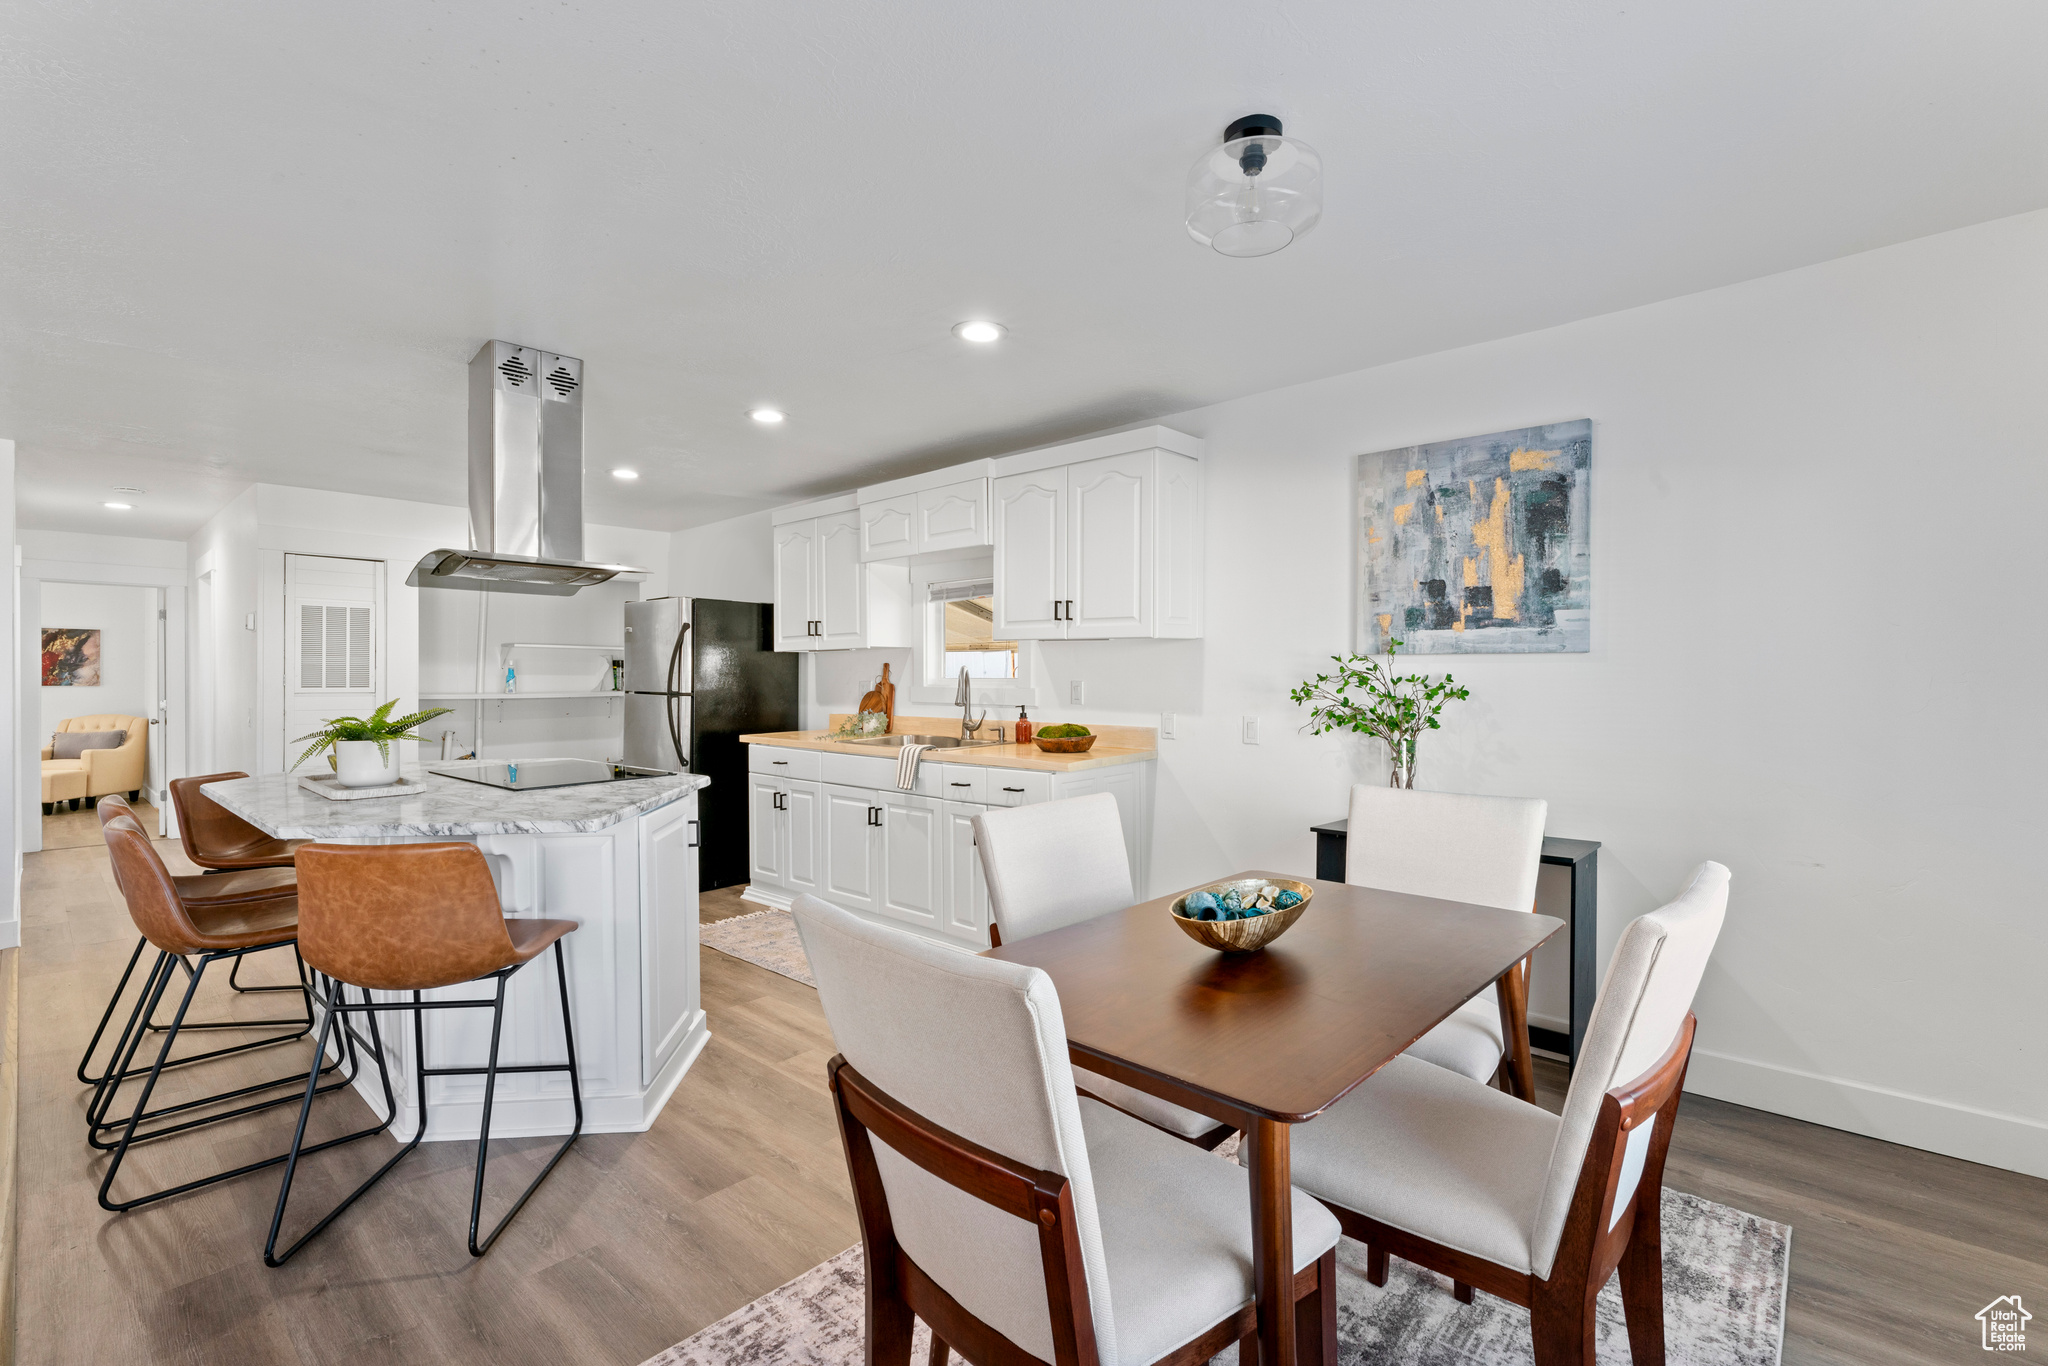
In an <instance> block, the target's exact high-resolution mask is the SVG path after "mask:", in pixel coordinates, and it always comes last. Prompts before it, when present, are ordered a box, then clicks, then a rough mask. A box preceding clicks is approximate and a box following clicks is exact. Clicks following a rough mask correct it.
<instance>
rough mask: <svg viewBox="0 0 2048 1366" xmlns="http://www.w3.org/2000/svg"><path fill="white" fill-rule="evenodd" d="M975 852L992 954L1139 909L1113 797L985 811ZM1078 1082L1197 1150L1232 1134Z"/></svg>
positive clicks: (1114, 1085)
mask: <svg viewBox="0 0 2048 1366" xmlns="http://www.w3.org/2000/svg"><path fill="white" fill-rule="evenodd" d="M974 842H975V844H976V845H977V846H978V847H979V848H980V850H981V871H982V876H983V878H984V879H985V880H986V881H987V883H988V904H989V915H990V921H991V923H990V925H989V943H990V945H991V946H992V947H993V946H997V945H1002V944H1014V943H1016V942H1017V941H1018V940H1020V939H1029V938H1031V937H1032V936H1034V935H1040V934H1045V933H1047V932H1048V931H1051V930H1058V929H1064V928H1065V927H1066V926H1068V925H1074V924H1078V923H1080V922H1081V921H1083V920H1093V919H1095V918H1096V917H1097V916H1101V915H1108V914H1109V913H1110V912H1112V911H1120V910H1122V909H1124V908H1125V907H1126V906H1129V905H1131V904H1133V903H1134V902H1136V901H1137V899H1138V897H1137V893H1136V892H1135V891H1134V890H1133V889H1132V886H1131V860H1130V855H1129V853H1128V851H1127V850H1126V849H1125V848H1124V827H1123V822H1122V820H1121V819H1120V818H1119V816H1118V814H1117V805H1116V798H1115V797H1113V796H1111V795H1110V794H1109V793H1107V792H1098V793H1096V794H1095V795H1093V796H1089V797H1070V798H1068V799H1067V800H1065V801H1058V802H1041V803H1038V804H1037V805H1034V806H1016V807H1009V808H1006V809H1003V810H997V811H985V812H983V813H982V814H981V815H979V816H976V817H975V818H974ZM1074 1082H1075V1084H1076V1085H1077V1086H1079V1087H1080V1088H1081V1090H1082V1092H1083V1093H1085V1094H1087V1095H1091V1096H1093V1097H1095V1098H1096V1099H1097V1100H1100V1101H1104V1102H1106V1103H1108V1104H1110V1105H1114V1106H1115V1107H1116V1108H1117V1109H1119V1110H1122V1111H1123V1112H1124V1113H1126V1114H1130V1115H1135V1116H1137V1117H1138V1118H1139V1119H1142V1120H1144V1121H1145V1122H1146V1123H1147V1124H1151V1125H1155V1126H1157V1127H1158V1128H1161V1129H1164V1130H1166V1132H1168V1133H1170V1134H1172V1135H1173V1136H1174V1137H1176V1138H1181V1139H1185V1140H1187V1141H1188V1142H1190V1143H1193V1144H1195V1145H1196V1146H1197V1147H1201V1148H1208V1149H1212V1150H1213V1149H1214V1148H1216V1147H1217V1146H1218V1145H1219V1144H1221V1143H1222V1142H1223V1141H1224V1140H1225V1139H1227V1138H1229V1137H1230V1136H1231V1134H1233V1133H1235V1132H1236V1130H1235V1129H1233V1128H1232V1127H1231V1126H1230V1125H1228V1124H1222V1123H1219V1122H1218V1121H1216V1120H1213V1119H1211V1118H1209V1117H1208V1116H1207V1115H1199V1114H1196V1113H1195V1112H1194V1111H1193V1110H1189V1109H1186V1108H1184V1107H1182V1106H1179V1105H1174V1104H1172V1103H1170V1102H1168V1101H1163V1100H1160V1099H1159V1098H1158V1097H1157V1096H1151V1095H1147V1094H1146V1093H1145V1092H1143V1091H1140V1090H1138V1089H1137V1088H1136V1087H1133V1086H1126V1085H1124V1083H1122V1082H1120V1081H1117V1080H1115V1079H1114V1078H1111V1077H1105V1076H1103V1075H1101V1074H1100V1073H1097V1072H1091V1071H1089V1070H1087V1069H1086V1068H1080V1067H1077V1068H1075V1069H1074Z"/></svg>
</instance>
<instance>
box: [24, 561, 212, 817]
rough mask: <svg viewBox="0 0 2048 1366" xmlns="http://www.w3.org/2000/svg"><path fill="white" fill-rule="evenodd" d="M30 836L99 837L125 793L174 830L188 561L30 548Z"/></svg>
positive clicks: (181, 749)
mask: <svg viewBox="0 0 2048 1366" xmlns="http://www.w3.org/2000/svg"><path fill="white" fill-rule="evenodd" d="M20 584H21V597H20V606H21V626H20V629H21V633H22V636H21V639H22V649H21V655H22V664H23V668H22V677H21V680H20V681H21V686H22V706H21V708H20V711H19V727H20V732H19V738H20V742H21V752H22V772H21V773H20V775H19V779H20V782H21V788H20V791H21V794H22V801H21V811H22V819H21V830H20V832H19V833H20V837H21V848H22V850H23V852H25V853H32V852H35V851H37V850H40V849H46V848H47V849H62V848H72V847H79V846H88V845H97V844H99V843H100V832H99V817H98V813H97V811H96V808H97V806H98V803H99V800H100V798H102V797H106V796H111V795H114V794H117V793H118V794H119V795H120V796H122V797H124V798H126V799H128V800H129V801H130V802H131V803H132V804H133V805H134V806H135V808H136V814H137V816H138V817H139V818H140V819H141V821H142V822H143V827H144V828H145V829H147V830H151V831H153V832H154V833H155V834H157V835H158V836H168V835H172V834H175V833H176V817H175V815H174V814H173V812H172V811H171V809H170V803H169V801H168V800H167V798H168V794H169V783H170V780H171V779H172V778H174V777H179V776H182V775H183V774H184V773H185V772H186V771H187V770H186V768H185V737H184V734H183V728H182V725H181V719H182V714H183V711H184V705H185V693H186V689H185V678H184V673H185V571H184V570H183V569H170V568H153V567H145V566H125V565H102V564H87V563H81V562H76V561H60V560H24V561H23V562H22V566H21V578H20Z"/></svg>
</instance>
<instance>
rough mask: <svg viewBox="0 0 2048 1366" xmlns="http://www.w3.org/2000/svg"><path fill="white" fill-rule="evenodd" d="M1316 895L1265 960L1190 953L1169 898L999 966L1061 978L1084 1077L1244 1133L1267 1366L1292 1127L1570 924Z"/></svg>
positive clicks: (1340, 888)
mask: <svg viewBox="0 0 2048 1366" xmlns="http://www.w3.org/2000/svg"><path fill="white" fill-rule="evenodd" d="M1276 876H1284V875H1282V874H1274V873H1271V872H1264V871H1260V870H1253V871H1250V872H1244V873H1237V874H1234V875H1233V877H1236V878H1251V877H1266V878H1272V877H1276ZM1308 885H1310V886H1312V887H1314V888H1315V895H1314V896H1313V897H1312V898H1311V900H1310V904H1309V907H1308V910H1307V911H1306V912H1305V913H1303V915H1302V917H1301V919H1300V920H1299V921H1298V922H1296V923H1295V924H1294V926H1293V927H1291V928H1290V929H1289V930H1288V931H1287V933H1286V934H1285V935H1283V936H1282V937H1281V938H1279V939H1278V940H1275V941H1274V942H1273V943H1272V944H1270V945H1268V946H1267V947H1266V948H1264V949H1262V950H1260V951H1258V952H1256V953H1245V954H1235V953H1233V954H1226V953H1218V952H1217V951H1215V950H1214V949H1209V948H1205V947H1203V946H1202V945H1200V944H1198V943H1196V942H1195V941H1194V940H1193V939H1191V938H1189V937H1188V936H1187V935H1186V934H1185V933H1184V932H1183V931H1182V930H1181V929H1180V927H1179V926H1177V925H1175V924H1174V923H1173V918H1172V916H1171V914H1170V913H1169V911H1168V909H1167V908H1168V906H1169V905H1170V904H1171V903H1172V901H1173V899H1174V898H1173V896H1164V897H1159V898H1157V899H1155V900H1152V901H1146V902H1141V903H1140V904H1138V905H1136V906H1132V907H1129V908H1128V909H1126V910H1122V911H1117V912H1113V913H1111V914H1109V915H1106V916H1102V917H1100V918H1098V919H1095V920H1089V921H1084V922H1082V923H1081V924H1078V925H1069V926H1067V927H1066V928H1065V929H1060V930H1054V931H1052V932H1051V933H1049V934H1041V935H1035V936H1033V937H1032V938H1029V939H1024V940H1019V941H1018V942H1017V943H1015V944H1005V945H1003V946H1002V947H1001V948H997V949H991V950H989V952H988V956H989V957H991V958H1001V959H1004V960H1005V961H1008V962H1012V963H1028V964H1030V965H1031V966H1033V967H1036V968H1041V969H1043V970H1044V971H1045V973H1046V974H1047V975H1048V976H1049V977H1051V978H1052V981H1053V985H1054V987H1055V988H1056V989H1057V990H1058V992H1059V998H1060V1010H1061V1013H1062V1014H1063V1015H1064V1016H1065V1018H1066V1026H1067V1045H1068V1048H1069V1050H1070V1053H1071V1056H1072V1058H1073V1060H1074V1062H1075V1063H1076V1064H1078V1065H1080V1066H1083V1067H1086V1068H1087V1069H1089V1070H1090V1071H1094V1072H1099V1073H1102V1074H1103V1075H1105V1076H1108V1077H1112V1078H1115V1079H1116V1080H1118V1081H1121V1082H1124V1083H1126V1084H1128V1085H1131V1086H1135V1087H1137V1088H1138V1089H1139V1090H1141V1091H1145V1092H1148V1093H1149V1094H1151V1095H1155V1096H1158V1097H1160V1098H1161V1099H1163V1100H1168V1101H1172V1102H1173V1103H1174V1104H1176V1105H1181V1106H1185V1107H1186V1108H1188V1109H1190V1110H1193V1111H1196V1112H1197V1113H1199V1114H1203V1115H1207V1116H1209V1117H1211V1118H1213V1119H1216V1120H1218V1121H1220V1122H1223V1123H1228V1124H1234V1125H1236V1126H1237V1127H1238V1129H1239V1130H1241V1131H1242V1132H1243V1134H1244V1143H1243V1146H1242V1147H1241V1148H1240V1160H1241V1161H1242V1162H1243V1163H1244V1165H1245V1168H1246V1170H1247V1172H1248V1173H1249V1175H1250V1178H1251V1183H1250V1184H1251V1214H1252V1283H1253V1285H1254V1287H1255V1288H1256V1292H1257V1297H1258V1324H1259V1330H1258V1336H1259V1354H1258V1359H1259V1362H1260V1364H1261V1366H1295V1316H1294V1274H1295V1269H1294V1255H1293V1249H1294V1209H1293V1203H1292V1200H1291V1199H1290V1195H1289V1190H1290V1187H1291V1185H1292V1180H1291V1175H1290V1167H1289V1162H1288V1138H1289V1134H1290V1132H1291V1126H1293V1125H1296V1124H1306V1123H1309V1122H1310V1121H1312V1120H1314V1119H1315V1117H1316V1116H1317V1115H1319V1114H1321V1113H1322V1112H1323V1111H1324V1110H1327V1109H1328V1108H1329V1107H1330V1106H1332V1105H1334V1104H1336V1103H1337V1102H1338V1101H1339V1100H1341V1099H1343V1098H1344V1096H1346V1095H1347V1094H1349V1093H1350V1091H1351V1090H1352V1089H1353V1088H1354V1087H1356V1086H1358V1085H1359V1084H1360V1083H1361V1082H1363V1081H1365V1080H1366V1079H1367V1078H1368V1077H1370V1076H1372V1074H1373V1073H1375V1072H1377V1071H1379V1070H1380V1068H1382V1067H1384V1066H1386V1064H1387V1063H1388V1062H1390V1061H1392V1060H1393V1059H1394V1058H1395V1057H1397V1056H1399V1055H1400V1054H1401V1053H1402V1052H1403V1051H1405V1050H1406V1049H1407V1047H1408V1046H1409V1045H1410V1044H1412V1043H1414V1042H1415V1041H1416V1040H1417V1039H1419V1038H1421V1037H1422V1036H1423V1035H1424V1034H1426V1033H1428V1032H1429V1031H1430V1030H1431V1029H1433V1028H1435V1027H1436V1025H1437V1024H1438V1023H1440V1022H1441V1021H1442V1020H1443V1019H1444V1018H1445V1017H1446V1016H1448V1015H1449V1014H1450V1013H1451V1012H1452V1011H1454V1010H1456V1009H1457V1008H1458V1007H1459V1006H1461V1005H1463V1004H1464V1003H1465V1002H1466V1001H1469V1000H1470V999H1472V997H1474V996H1475V995H1477V994H1478V993H1479V992H1481V991H1482V990H1484V989H1485V988H1486V985H1487V983H1489V982H1491V981H1493V980H1494V979H1495V978H1497V977H1499V976H1500V975H1501V974H1502V973H1503V972H1506V971H1507V970H1508V969H1509V968H1510V967H1512V966H1513V965H1514V964H1516V963H1518V962H1520V961H1521V960H1522V959H1523V958H1525V957H1527V956H1528V954H1529V952H1530V951H1531V950H1533V949H1534V948H1536V946H1537V945H1539V944H1541V943H1542V942H1543V941H1544V940H1546V939H1548V938H1549V937H1550V936H1551V935H1553V934H1555V933H1556V932H1557V931H1558V930H1559V929H1561V928H1563V925H1564V922H1563V921H1561V920H1557V919H1555V918H1553V917H1551V916H1547V915H1535V914H1533V913H1530V912H1525V911H1502V910H1495V909H1493V908H1491V907H1486V906H1472V905H1467V904H1465V903H1463V902H1457V901H1440V900H1438V899H1436V898H1434V897H1426V896H1411V895H1408V894H1406V893H1402V892H1384V891H1379V890H1376V889H1373V888H1368V887H1353V886H1349V885H1347V884H1345V883H1342V882H1323V881H1316V882H1311V883H1309V884H1308ZM1174 895H1176V896H1177V895H1180V894H1179V893H1175V894H1174Z"/></svg>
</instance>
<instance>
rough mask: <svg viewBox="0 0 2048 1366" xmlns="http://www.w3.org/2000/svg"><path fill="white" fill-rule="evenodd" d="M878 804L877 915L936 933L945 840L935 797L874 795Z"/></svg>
mask: <svg viewBox="0 0 2048 1366" xmlns="http://www.w3.org/2000/svg"><path fill="white" fill-rule="evenodd" d="M875 797H876V800H878V801H879V802H881V804H882V846H883V873H882V897H881V905H880V907H879V909H880V911H881V913H882V914H883V915H886V916H888V917H890V918H891V919H892V920H901V921H903V922H904V923H905V924H908V925H916V926H919V927H921V928H924V929H929V930H936V929H938V928H939V927H940V925H941V923H942V922H943V920H944V918H945V910H946V834H945V826H944V822H943V821H942V820H941V819H940V810H939V808H941V807H942V806H944V805H945V803H944V802H941V801H939V800H938V799H937V798H934V797H920V796H917V795H916V794H915V793H910V792H877V793H876V794H875Z"/></svg>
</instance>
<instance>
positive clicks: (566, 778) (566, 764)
mask: <svg viewBox="0 0 2048 1366" xmlns="http://www.w3.org/2000/svg"><path fill="white" fill-rule="evenodd" d="M427 772H429V773H438V774H440V775H441V776H442V777H444V778H460V779H461V780H462V781H463V782H465V783H482V784H483V785H484V786H485V787H502V788H504V789H505V790H506V791H508V792H533V791H536V790H538V789H540V788H543V787H579V786H581V785H583V784H585V783H623V782H630V781H631V780H633V779H634V778H665V777H668V776H669V774H668V773H667V771H666V770H663V769H659V768H635V767H633V766H632V765H631V764H607V763H605V762H603V761H602V760H598V759H525V760H521V761H520V762H518V763H510V762H507V763H480V764H450V765H448V766H446V767H442V768H429V769H428V770H427Z"/></svg>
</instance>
